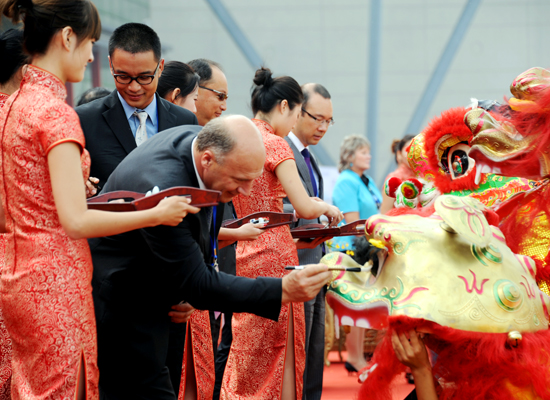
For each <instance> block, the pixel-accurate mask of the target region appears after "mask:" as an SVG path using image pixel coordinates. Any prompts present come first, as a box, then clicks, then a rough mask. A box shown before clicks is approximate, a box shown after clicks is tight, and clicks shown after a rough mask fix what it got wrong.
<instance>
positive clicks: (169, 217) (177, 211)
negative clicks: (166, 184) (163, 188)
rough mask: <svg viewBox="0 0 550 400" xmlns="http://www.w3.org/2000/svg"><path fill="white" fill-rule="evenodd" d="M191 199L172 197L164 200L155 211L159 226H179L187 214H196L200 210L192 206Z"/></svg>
mask: <svg viewBox="0 0 550 400" xmlns="http://www.w3.org/2000/svg"><path fill="white" fill-rule="evenodd" d="M189 203H191V199H190V198H188V197H183V196H171V197H166V198H164V199H162V200H161V201H160V202H159V203H158V204H157V206H156V207H155V208H153V210H154V211H155V213H156V215H157V217H158V225H169V226H177V225H178V224H179V223H180V222H181V221H183V219H184V218H185V216H186V215H187V213H191V214H196V213H198V212H199V211H200V208H197V207H193V206H192V205H190V204H189Z"/></svg>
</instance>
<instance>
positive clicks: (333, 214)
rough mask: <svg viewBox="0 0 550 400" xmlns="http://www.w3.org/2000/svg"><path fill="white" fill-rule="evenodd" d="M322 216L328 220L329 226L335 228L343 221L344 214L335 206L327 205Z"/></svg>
mask: <svg viewBox="0 0 550 400" xmlns="http://www.w3.org/2000/svg"><path fill="white" fill-rule="evenodd" d="M324 215H326V217H327V218H328V221H329V224H330V226H337V225H338V224H339V223H340V221H342V220H343V219H344V214H342V212H341V211H340V210H339V209H338V207H336V206H331V205H329V206H328V211H327V212H326V213H325V214H324Z"/></svg>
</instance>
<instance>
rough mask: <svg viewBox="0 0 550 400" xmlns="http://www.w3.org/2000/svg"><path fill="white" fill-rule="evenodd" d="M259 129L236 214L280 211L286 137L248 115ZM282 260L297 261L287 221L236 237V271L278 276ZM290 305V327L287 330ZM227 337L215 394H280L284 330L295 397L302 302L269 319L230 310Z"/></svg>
mask: <svg viewBox="0 0 550 400" xmlns="http://www.w3.org/2000/svg"><path fill="white" fill-rule="evenodd" d="M252 121H253V122H254V123H255V124H256V126H257V127H258V128H259V130H260V132H261V133H262V137H263V140H264V145H265V149H266V161H265V165H264V172H263V174H262V175H261V176H260V177H259V178H257V179H255V180H254V182H253V184H252V189H251V192H250V196H242V195H239V196H237V197H235V198H234V199H233V204H234V206H235V210H236V212H237V215H238V217H239V218H242V217H244V216H246V215H248V214H251V213H254V212H258V211H276V212H283V198H284V197H286V193H285V191H284V189H283V187H282V185H281V183H280V182H279V179H277V175H275V169H276V168H277V166H278V165H279V164H280V163H281V162H283V161H285V160H293V159H294V156H293V153H292V150H291V149H290V147H289V145H288V143H286V142H285V140H284V139H283V138H281V137H279V136H277V135H276V134H275V131H274V130H273V128H272V127H271V126H270V125H269V124H267V123H266V122H263V121H260V120H256V119H253V120H252ZM287 265H298V253H297V251H296V245H295V244H294V242H293V240H292V236H291V234H290V228H289V227H288V225H284V226H279V227H276V228H272V229H268V230H267V231H266V232H265V233H263V234H262V235H261V236H260V237H259V238H258V239H257V240H254V241H246V242H238V245H237V275H239V276H245V277H248V278H256V277H259V276H267V277H275V278H282V277H283V276H284V275H286V273H287V272H286V271H285V269H284V267H285V266H287ZM290 307H292V309H293V316H294V320H293V322H294V332H288V326H289V311H290ZM232 323H233V325H232V327H233V343H232V345H231V350H230V353H229V358H228V360H227V366H226V369H225V373H224V377H223V384H222V391H221V399H224V400H233V399H254V400H259V399H280V398H281V389H282V383H283V372H284V371H283V370H284V364H285V355H286V351H287V348H286V343H287V335H288V334H289V333H290V334H294V346H295V348H294V354H295V374H296V398H298V399H301V398H302V384H303V375H304V367H305V347H304V346H305V318H304V305H303V303H292V304H290V305H289V304H287V305H283V306H282V307H281V313H280V315H279V321H277V322H275V321H272V320H269V319H266V318H262V317H258V316H256V315H253V314H249V313H235V314H233V321H232Z"/></svg>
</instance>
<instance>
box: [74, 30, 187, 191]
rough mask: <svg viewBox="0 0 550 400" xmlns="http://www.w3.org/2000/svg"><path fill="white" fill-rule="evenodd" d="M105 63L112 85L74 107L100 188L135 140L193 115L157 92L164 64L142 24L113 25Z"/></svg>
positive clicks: (151, 34) (150, 32)
mask: <svg viewBox="0 0 550 400" xmlns="http://www.w3.org/2000/svg"><path fill="white" fill-rule="evenodd" d="M109 64H110V66H111V73H112V74H113V77H114V79H115V85H116V90H115V91H113V92H112V93H111V94H110V95H109V96H106V97H104V98H102V99H99V100H97V101H92V102H91V103H88V104H85V105H83V106H80V107H77V108H76V112H77V114H78V116H79V117H80V124H81V125H82V130H83V131H84V136H85V137H86V149H87V150H88V151H89V152H90V156H91V158H92V167H91V171H90V176H91V177H95V178H98V179H99V186H100V188H101V187H102V186H103V185H104V184H105V182H106V181H107V179H108V178H109V175H111V173H112V172H113V170H114V169H115V168H116V167H117V165H118V164H119V163H120V162H121V161H122V160H123V159H124V158H125V157H126V156H127V155H128V154H129V153H130V152H131V151H132V150H134V149H135V148H136V147H137V146H138V145H140V144H141V143H142V142H144V141H146V140H147V139H148V138H151V137H152V136H154V135H155V134H157V133H158V132H161V131H163V130H166V129H169V128H172V127H174V126H179V125H196V124H197V118H196V117H195V115H194V114H193V113H192V112H191V111H189V110H186V109H184V108H182V107H178V106H176V105H174V104H172V103H170V102H168V101H166V100H164V99H162V98H161V97H159V96H158V95H157V94H156V91H157V86H158V79H159V77H160V75H161V74H162V70H163V68H164V59H161V45H160V39H159V37H158V35H157V34H156V33H155V31H154V30H152V29H151V28H150V27H148V26H147V25H144V24H138V23H129V24H125V25H122V26H120V27H118V28H117V29H115V31H114V32H113V34H112V35H111V38H110V39H109Z"/></svg>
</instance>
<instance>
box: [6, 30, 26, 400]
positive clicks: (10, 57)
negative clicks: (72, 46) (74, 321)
mask: <svg viewBox="0 0 550 400" xmlns="http://www.w3.org/2000/svg"><path fill="white" fill-rule="evenodd" d="M0 60H2V63H1V64H0V109H1V108H2V107H4V104H5V103H6V101H7V100H8V97H10V95H11V94H12V93H13V92H15V91H16V90H17V89H19V85H20V84H21V79H23V75H24V70H25V69H26V67H25V64H27V62H28V60H27V56H26V55H25V54H24V53H23V31H21V30H19V29H8V30H7V31H6V32H4V33H2V35H0ZM5 225H6V219H5V217H4V213H3V211H2V209H1V208H0V271H1V270H2V267H3V264H4V258H5V256H4V249H5V246H4V235H2V234H1V233H4V232H5V229H6V227H5ZM10 387H11V339H10V335H9V333H8V330H7V328H6V324H5V322H4V316H3V314H2V307H1V306H0V400H9V399H11V391H10Z"/></svg>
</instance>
